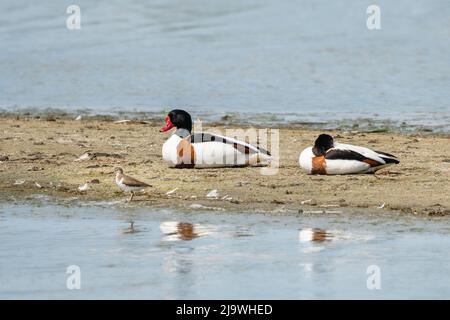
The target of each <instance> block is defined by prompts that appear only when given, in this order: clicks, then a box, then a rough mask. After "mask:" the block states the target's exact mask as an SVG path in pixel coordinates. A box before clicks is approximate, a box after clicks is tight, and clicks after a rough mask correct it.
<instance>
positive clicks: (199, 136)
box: [191, 133, 270, 156]
mask: <svg viewBox="0 0 450 320" xmlns="http://www.w3.org/2000/svg"><path fill="white" fill-rule="evenodd" d="M200 142H222V143H226V144H231V145H232V146H233V147H234V148H235V149H237V150H239V151H240V152H242V153H245V154H249V153H251V152H252V151H253V150H252V149H250V148H249V147H248V146H246V145H243V144H239V143H236V142H234V141H231V140H228V139H224V138H222V137H219V136H216V135H214V134H211V133H194V134H192V135H191V143H200ZM255 148H256V149H257V150H258V151H259V152H261V153H264V154H267V155H268V156H270V153H269V151H267V150H265V149H263V148H260V147H255ZM253 152H254V151H253Z"/></svg>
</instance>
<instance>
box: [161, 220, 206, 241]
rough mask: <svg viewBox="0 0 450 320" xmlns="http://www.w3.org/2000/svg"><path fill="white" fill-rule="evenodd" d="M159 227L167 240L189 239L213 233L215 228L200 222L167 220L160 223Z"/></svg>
mask: <svg viewBox="0 0 450 320" xmlns="http://www.w3.org/2000/svg"><path fill="white" fill-rule="evenodd" d="M159 229H160V230H161V232H162V233H163V234H164V235H165V236H164V238H163V239H164V240H166V241H178V240H184V241H189V240H193V239H195V238H197V237H203V236H206V235H209V234H211V233H213V231H214V228H212V227H211V226H206V225H202V224H199V223H195V224H192V223H189V222H179V221H166V222H163V223H161V224H160V226H159Z"/></svg>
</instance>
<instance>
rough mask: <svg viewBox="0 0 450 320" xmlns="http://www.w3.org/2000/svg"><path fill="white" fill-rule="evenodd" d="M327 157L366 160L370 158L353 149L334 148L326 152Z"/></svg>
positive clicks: (331, 158) (330, 158)
mask: <svg viewBox="0 0 450 320" xmlns="http://www.w3.org/2000/svg"><path fill="white" fill-rule="evenodd" d="M325 159H329V160H356V161H364V160H368V159H369V158H367V157H364V156H363V155H362V154H360V153H358V152H356V151H353V150H340V149H332V150H330V151H328V152H327V153H326V154H325ZM370 160H372V159H370Z"/></svg>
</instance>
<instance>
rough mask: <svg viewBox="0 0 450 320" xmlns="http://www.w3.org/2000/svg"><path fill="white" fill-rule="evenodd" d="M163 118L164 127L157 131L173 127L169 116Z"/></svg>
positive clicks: (164, 130)
mask: <svg viewBox="0 0 450 320" xmlns="http://www.w3.org/2000/svg"><path fill="white" fill-rule="evenodd" d="M165 120H166V125H165V126H164V127H162V128H161V129H159V132H166V131H169V130H170V129H172V128H173V127H174V125H173V123H172V121H170V118H169V116H167V117H166V119H165Z"/></svg>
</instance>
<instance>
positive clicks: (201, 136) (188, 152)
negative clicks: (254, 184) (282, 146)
mask: <svg viewBox="0 0 450 320" xmlns="http://www.w3.org/2000/svg"><path fill="white" fill-rule="evenodd" d="M165 121H166V125H165V126H164V127H163V128H161V129H160V130H159V131H160V132H166V131H169V130H170V129H172V128H176V131H175V132H174V134H173V135H172V136H171V137H170V138H169V139H168V140H167V141H166V142H165V143H164V145H163V147H162V156H163V159H164V161H166V162H167V163H168V164H169V166H171V167H176V168H194V167H195V168H214V167H216V168H217V167H239V166H263V165H269V164H270V161H271V159H272V158H271V156H270V153H269V152H268V151H266V150H264V149H262V148H259V147H255V146H253V145H251V144H248V143H245V142H243V141H239V140H236V139H233V138H230V137H225V136H221V135H217V134H212V133H203V132H201V133H192V118H191V116H190V115H189V113H187V112H186V111H184V110H178V109H175V110H172V111H170V112H169V114H168V115H167V116H166V118H165Z"/></svg>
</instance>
